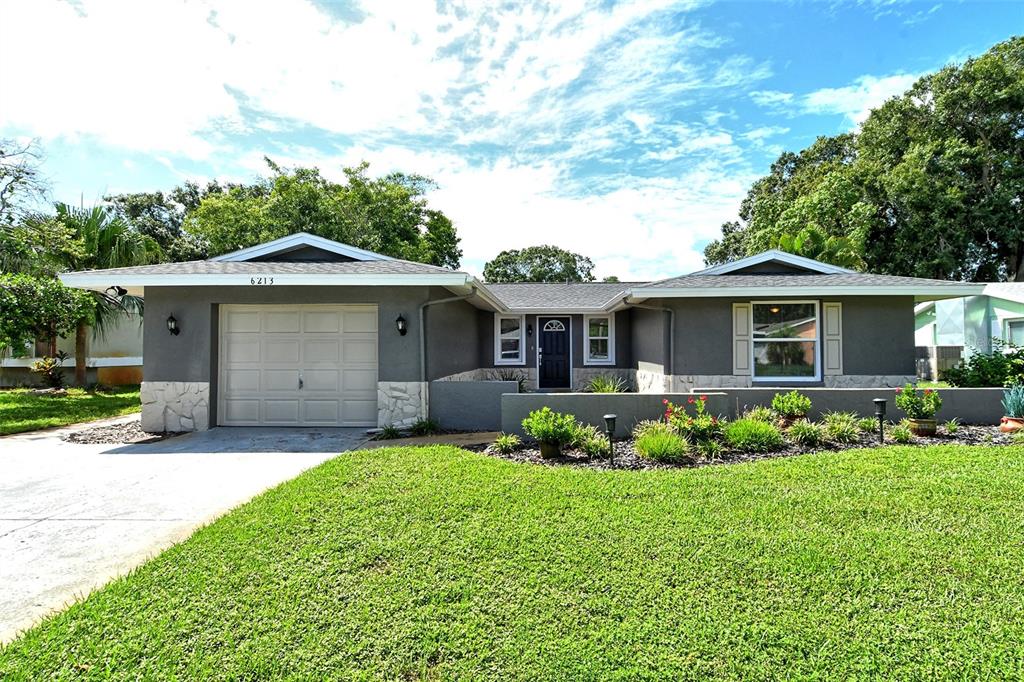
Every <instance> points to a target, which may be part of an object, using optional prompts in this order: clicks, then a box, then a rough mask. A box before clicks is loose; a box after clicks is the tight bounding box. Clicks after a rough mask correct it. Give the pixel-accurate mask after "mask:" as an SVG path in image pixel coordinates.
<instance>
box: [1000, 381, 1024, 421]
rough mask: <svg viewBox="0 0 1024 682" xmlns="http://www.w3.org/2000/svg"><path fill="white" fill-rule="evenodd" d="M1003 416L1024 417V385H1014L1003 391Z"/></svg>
mask: <svg viewBox="0 0 1024 682" xmlns="http://www.w3.org/2000/svg"><path fill="white" fill-rule="evenodd" d="M1003 416H1004V417H1010V418H1011V419H1024V386H1013V387H1012V388H1008V389H1006V390H1005V391H1003Z"/></svg>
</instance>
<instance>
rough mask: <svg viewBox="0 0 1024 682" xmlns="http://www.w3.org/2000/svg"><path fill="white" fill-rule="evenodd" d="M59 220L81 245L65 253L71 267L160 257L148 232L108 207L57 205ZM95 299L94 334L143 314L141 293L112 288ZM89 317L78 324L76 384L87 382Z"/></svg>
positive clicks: (95, 266)
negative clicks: (121, 319)
mask: <svg viewBox="0 0 1024 682" xmlns="http://www.w3.org/2000/svg"><path fill="white" fill-rule="evenodd" d="M56 210H57V215H56V220H57V222H58V223H59V224H60V225H62V226H63V227H64V228H65V229H66V230H67V231H68V233H69V234H70V236H71V237H72V238H73V239H74V240H75V241H77V242H78V243H79V246H80V247H81V248H79V249H76V250H74V251H73V252H70V253H68V254H67V255H66V257H65V259H64V261H65V262H64V265H65V266H66V267H67V269H69V270H103V269H106V268H122V267H128V266H132V265H147V264H149V263H153V262H156V261H157V260H159V258H160V256H161V252H160V247H159V246H158V245H157V243H156V242H155V241H154V240H153V239H151V238H150V237H147V236H146V235H144V234H142V233H141V232H138V231H137V230H135V229H133V228H132V227H131V225H129V224H128V223H127V222H126V221H125V220H124V219H122V218H120V217H119V216H117V215H115V214H114V212H113V211H111V210H110V209H109V208H107V207H105V206H94V207H93V208H75V207H73V206H69V205H67V204H63V203H58V204H57V205H56ZM92 294H93V298H94V299H95V301H96V308H95V311H94V314H93V320H92V322H93V325H94V327H95V333H96V334H99V335H102V334H103V333H104V330H105V328H106V327H108V326H109V325H110V324H111V323H112V322H113V321H114V320H115V319H116V318H117V317H119V316H120V315H128V314H132V313H134V314H137V315H140V316H141V315H142V313H143V300H142V298H140V297H138V296H129V295H124V294H122V295H118V294H117V292H116V291H115V290H114V289H113V288H111V289H108V290H107V291H94V292H92ZM88 326H89V321H88V320H82V321H81V322H79V323H78V328H77V329H76V330H75V383H77V384H79V385H82V384H84V383H85V358H86V352H87V350H86V338H87V336H86V335H87V330H88Z"/></svg>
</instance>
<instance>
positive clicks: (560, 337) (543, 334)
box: [537, 317, 572, 388]
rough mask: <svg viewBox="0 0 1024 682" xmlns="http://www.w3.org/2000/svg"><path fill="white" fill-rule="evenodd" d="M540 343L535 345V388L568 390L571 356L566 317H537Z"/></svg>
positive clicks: (568, 324) (568, 322)
mask: <svg viewBox="0 0 1024 682" xmlns="http://www.w3.org/2000/svg"><path fill="white" fill-rule="evenodd" d="M537 326H538V327H539V328H540V342H539V343H538V344H537V359H538V362H537V386H538V387H540V388H569V386H570V376H569V372H570V367H571V366H572V365H571V360H572V358H571V356H570V350H569V344H570V339H569V326H570V321H569V318H568V317H539V318H537Z"/></svg>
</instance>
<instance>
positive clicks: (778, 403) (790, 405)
mask: <svg viewBox="0 0 1024 682" xmlns="http://www.w3.org/2000/svg"><path fill="white" fill-rule="evenodd" d="M772 409H773V410H775V414H777V415H779V420H780V421H781V422H782V426H783V428H789V427H790V426H792V425H793V424H794V423H795V422H798V421H800V420H801V419H804V418H805V417H806V416H807V413H808V412H810V411H811V399H810V398H808V397H807V396H805V395H804V394H802V393H800V391H790V392H789V393H776V394H775V396H774V397H772Z"/></svg>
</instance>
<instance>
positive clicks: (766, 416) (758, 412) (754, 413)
mask: <svg viewBox="0 0 1024 682" xmlns="http://www.w3.org/2000/svg"><path fill="white" fill-rule="evenodd" d="M777 416H778V415H776V414H775V410H773V409H772V408H770V407H765V406H764V405H755V406H754V407H751V408H750V409H749V410H747V411H746V412H744V413H743V418H744V419H754V420H756V421H759V422H774V421H775V418H776V417H777Z"/></svg>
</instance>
